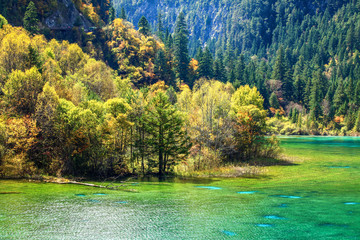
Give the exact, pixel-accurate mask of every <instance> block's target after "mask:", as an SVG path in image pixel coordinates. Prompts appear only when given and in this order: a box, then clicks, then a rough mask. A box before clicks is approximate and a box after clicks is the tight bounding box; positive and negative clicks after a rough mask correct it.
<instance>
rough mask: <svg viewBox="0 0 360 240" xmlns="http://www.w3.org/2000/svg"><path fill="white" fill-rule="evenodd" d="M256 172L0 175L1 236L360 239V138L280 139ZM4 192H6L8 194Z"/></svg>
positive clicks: (10, 237) (22, 237) (47, 237)
mask: <svg viewBox="0 0 360 240" xmlns="http://www.w3.org/2000/svg"><path fill="white" fill-rule="evenodd" d="M281 146H282V147H283V152H284V154H286V155H288V156H290V158H291V160H293V161H294V164H289V165H279V166H271V167H264V169H263V172H264V174H263V175H261V176H259V177H257V178H237V179H235V178H230V179H193V180H184V179H169V180H168V181H165V182H158V181H155V180H152V179H148V180H147V181H139V180H136V179H132V180H130V181H128V182H127V183H125V184H122V185H123V186H122V188H123V190H124V191H112V190H106V189H105V190H103V189H98V188H92V187H86V186H78V185H57V184H51V183H29V182H26V181H13V180H0V193H1V194H0V239H360V191H359V189H360V138H352V137H281ZM4 193H7V194H4Z"/></svg>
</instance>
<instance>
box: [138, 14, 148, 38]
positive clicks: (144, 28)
mask: <svg viewBox="0 0 360 240" xmlns="http://www.w3.org/2000/svg"><path fill="white" fill-rule="evenodd" d="M138 28H139V32H140V33H142V34H144V35H145V36H149V35H150V34H151V28H150V24H149V22H148V20H147V19H146V18H145V17H144V16H142V17H141V18H140V20H139V23H138Z"/></svg>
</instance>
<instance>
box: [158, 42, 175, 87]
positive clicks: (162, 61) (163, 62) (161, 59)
mask: <svg viewBox="0 0 360 240" xmlns="http://www.w3.org/2000/svg"><path fill="white" fill-rule="evenodd" d="M170 62H171V61H170V59H169V58H168V57H167V56H166V53H165V52H164V51H163V50H162V49H160V50H159V51H158V52H157V53H156V56H155V61H154V73H155V74H156V76H157V77H158V79H159V80H162V81H165V83H166V85H169V86H175V81H174V74H173V71H172V69H171V65H170Z"/></svg>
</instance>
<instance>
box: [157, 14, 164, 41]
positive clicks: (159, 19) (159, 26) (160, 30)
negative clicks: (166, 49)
mask: <svg viewBox="0 0 360 240" xmlns="http://www.w3.org/2000/svg"><path fill="white" fill-rule="evenodd" d="M156 35H157V36H158V37H159V38H160V39H161V40H162V41H164V25H163V22H162V14H161V13H159V14H158V16H157V24H156Z"/></svg>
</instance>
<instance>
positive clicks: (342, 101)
mask: <svg viewBox="0 0 360 240" xmlns="http://www.w3.org/2000/svg"><path fill="white" fill-rule="evenodd" d="M333 103H334V107H335V109H336V113H337V114H338V115H345V114H346V105H347V104H346V95H345V90H344V83H343V80H342V79H341V78H340V80H339V83H338V87H337V88H336V91H335V95H334V100H333Z"/></svg>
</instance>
